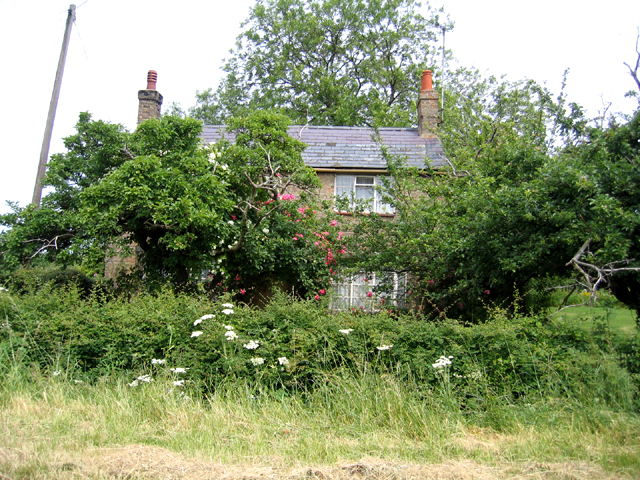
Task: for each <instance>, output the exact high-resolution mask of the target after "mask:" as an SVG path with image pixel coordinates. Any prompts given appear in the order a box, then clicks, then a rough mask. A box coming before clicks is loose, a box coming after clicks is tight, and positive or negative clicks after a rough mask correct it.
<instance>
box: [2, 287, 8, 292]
mask: <svg viewBox="0 0 640 480" xmlns="http://www.w3.org/2000/svg"><path fill="white" fill-rule="evenodd" d="M8 291H9V290H7V289H6V288H4V287H0V292H8Z"/></svg>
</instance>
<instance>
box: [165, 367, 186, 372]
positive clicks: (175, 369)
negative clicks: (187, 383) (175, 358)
mask: <svg viewBox="0 0 640 480" xmlns="http://www.w3.org/2000/svg"><path fill="white" fill-rule="evenodd" d="M169 370H171V371H172V372H174V373H187V370H189V369H188V368H182V367H178V368H170V369H169Z"/></svg>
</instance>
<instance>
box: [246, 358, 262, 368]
mask: <svg viewBox="0 0 640 480" xmlns="http://www.w3.org/2000/svg"><path fill="white" fill-rule="evenodd" d="M249 361H250V362H251V364H252V365H253V366H254V367H257V366H258V365H262V364H263V363H264V358H262V357H253V358H251V359H249Z"/></svg>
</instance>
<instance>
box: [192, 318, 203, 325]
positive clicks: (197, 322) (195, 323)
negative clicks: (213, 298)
mask: <svg viewBox="0 0 640 480" xmlns="http://www.w3.org/2000/svg"><path fill="white" fill-rule="evenodd" d="M201 323H202V319H201V318H199V319H197V320H196V321H195V322H193V326H194V327H195V326H196V325H200V324H201Z"/></svg>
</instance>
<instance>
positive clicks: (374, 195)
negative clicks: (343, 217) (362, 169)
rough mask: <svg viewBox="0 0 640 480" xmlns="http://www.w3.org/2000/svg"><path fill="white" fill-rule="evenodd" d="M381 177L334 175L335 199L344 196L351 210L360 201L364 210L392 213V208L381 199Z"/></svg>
mask: <svg viewBox="0 0 640 480" xmlns="http://www.w3.org/2000/svg"><path fill="white" fill-rule="evenodd" d="M382 178H383V177H380V176H374V175H336V185H335V192H336V199H340V198H345V199H346V200H347V201H348V202H349V210H353V209H354V208H355V205H356V203H358V204H361V203H362V204H364V206H365V212H369V211H373V212H375V213H387V214H393V213H395V210H394V208H393V207H392V206H391V205H389V204H388V203H384V201H383V199H382V190H384V183H383V180H382Z"/></svg>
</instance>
